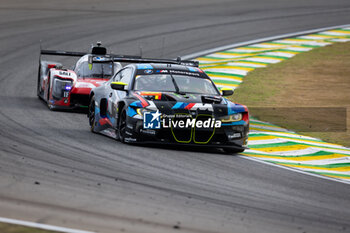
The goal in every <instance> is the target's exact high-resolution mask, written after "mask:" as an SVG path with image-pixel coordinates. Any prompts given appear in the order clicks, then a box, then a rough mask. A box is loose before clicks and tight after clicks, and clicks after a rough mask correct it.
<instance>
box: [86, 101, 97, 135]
mask: <svg viewBox="0 0 350 233" xmlns="http://www.w3.org/2000/svg"><path fill="white" fill-rule="evenodd" d="M88 117H89V124H90V130H91V132H95V125H96V118H95V97H94V96H93V97H92V98H91V100H90V104H89V113H88Z"/></svg>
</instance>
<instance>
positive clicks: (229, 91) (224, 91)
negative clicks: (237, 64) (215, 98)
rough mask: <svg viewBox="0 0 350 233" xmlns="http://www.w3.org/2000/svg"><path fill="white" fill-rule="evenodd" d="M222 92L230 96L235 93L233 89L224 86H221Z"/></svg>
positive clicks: (223, 94)
mask: <svg viewBox="0 0 350 233" xmlns="http://www.w3.org/2000/svg"><path fill="white" fill-rule="evenodd" d="M221 93H222V94H221V95H222V96H230V95H233V89H231V88H226V87H224V88H221Z"/></svg>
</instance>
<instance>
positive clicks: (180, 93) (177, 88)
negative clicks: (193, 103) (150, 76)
mask: <svg viewBox="0 0 350 233" xmlns="http://www.w3.org/2000/svg"><path fill="white" fill-rule="evenodd" d="M170 77H171V80H172V81H173V84H174V86H175V90H176V91H175V93H176V94H179V95H186V92H183V91H180V88H179V86H178V85H177V83H176V81H175V79H174V77H173V76H172V75H171V74H170Z"/></svg>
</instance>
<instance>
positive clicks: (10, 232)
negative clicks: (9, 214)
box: [0, 223, 56, 233]
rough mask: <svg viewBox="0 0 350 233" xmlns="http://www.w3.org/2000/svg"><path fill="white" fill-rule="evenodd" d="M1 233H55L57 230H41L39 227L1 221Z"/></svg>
mask: <svg viewBox="0 0 350 233" xmlns="http://www.w3.org/2000/svg"><path fill="white" fill-rule="evenodd" d="M0 232H1V233H55V232H56V231H47V230H41V229H38V228H32V227H25V226H19V225H14V224H8V223H0Z"/></svg>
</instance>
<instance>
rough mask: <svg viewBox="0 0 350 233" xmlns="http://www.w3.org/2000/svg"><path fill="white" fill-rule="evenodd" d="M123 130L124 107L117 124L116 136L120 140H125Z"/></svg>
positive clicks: (124, 128) (123, 141)
mask: <svg viewBox="0 0 350 233" xmlns="http://www.w3.org/2000/svg"><path fill="white" fill-rule="evenodd" d="M125 130H126V107H125V106H124V107H123V110H122V112H121V114H120V117H119V124H118V138H119V140H120V142H122V143H126V142H125V135H126V134H125Z"/></svg>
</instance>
